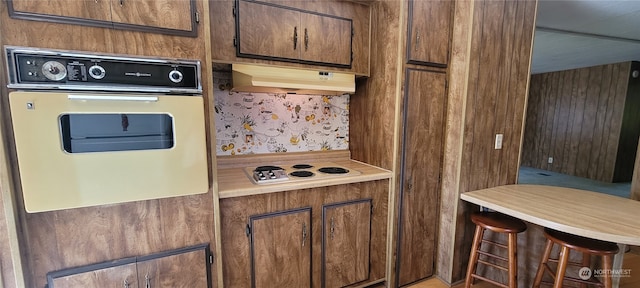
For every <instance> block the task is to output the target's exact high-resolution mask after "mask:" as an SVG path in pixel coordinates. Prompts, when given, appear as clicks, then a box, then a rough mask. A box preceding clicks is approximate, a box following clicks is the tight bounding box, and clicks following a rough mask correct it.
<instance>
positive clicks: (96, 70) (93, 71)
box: [89, 64, 107, 80]
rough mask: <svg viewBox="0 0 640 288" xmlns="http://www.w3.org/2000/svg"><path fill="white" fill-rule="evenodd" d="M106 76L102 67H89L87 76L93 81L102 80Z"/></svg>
mask: <svg viewBox="0 0 640 288" xmlns="http://www.w3.org/2000/svg"><path fill="white" fill-rule="evenodd" d="M106 75H107V72H106V71H105V70H104V68H102V66H100V65H97V64H96V65H93V66H91V67H89V76H91V78H93V79H98V80H100V79H102V78H104V76H106Z"/></svg>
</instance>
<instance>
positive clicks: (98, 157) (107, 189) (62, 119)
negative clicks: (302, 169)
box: [9, 92, 209, 212]
mask: <svg viewBox="0 0 640 288" xmlns="http://www.w3.org/2000/svg"><path fill="white" fill-rule="evenodd" d="M9 99H10V105H11V114H12V115H11V117H12V122H13V130H14V135H15V142H16V150H17V156H18V165H19V171H20V180H21V186H22V194H23V198H24V204H25V209H26V210H27V211H28V212H41V211H50V210H59V209H69V208H76V207H86V206H95V205H103V204H113V203H121V202H129V201H137V200H147V199H156V198H165V197H172V196H181V195H190V194H198V193H206V192H207V191H208V188H209V184H208V183H209V181H208V170H207V167H208V166H207V155H206V136H205V126H204V109H203V99H202V97H201V96H174V95H171V96H169V95H120V94H98V93H96V94H79V93H55V92H12V93H11V94H10V95H9Z"/></svg>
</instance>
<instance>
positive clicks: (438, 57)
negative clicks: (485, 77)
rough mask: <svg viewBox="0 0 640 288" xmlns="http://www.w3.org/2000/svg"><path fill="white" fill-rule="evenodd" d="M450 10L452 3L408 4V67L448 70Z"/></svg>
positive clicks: (427, 2)
mask: <svg viewBox="0 0 640 288" xmlns="http://www.w3.org/2000/svg"><path fill="white" fill-rule="evenodd" d="M452 9H453V1H452V0H434V1H419V0H418V1H414V0H410V1H409V20H408V21H409V24H408V27H409V30H408V35H407V58H408V59H407V61H408V63H410V64H419V65H431V66H440V67H446V66H447V63H448V58H449V42H450V38H451V28H452V27H451V25H452V24H451V23H452V15H453V14H452V11H453V10H452Z"/></svg>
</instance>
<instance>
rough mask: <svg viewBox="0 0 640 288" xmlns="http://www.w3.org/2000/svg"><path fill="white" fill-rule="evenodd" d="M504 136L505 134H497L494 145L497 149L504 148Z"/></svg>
mask: <svg viewBox="0 0 640 288" xmlns="http://www.w3.org/2000/svg"><path fill="white" fill-rule="evenodd" d="M503 137H504V135H503V134H496V142H495V146H494V148H495V149H496V150H498V149H502V138H503Z"/></svg>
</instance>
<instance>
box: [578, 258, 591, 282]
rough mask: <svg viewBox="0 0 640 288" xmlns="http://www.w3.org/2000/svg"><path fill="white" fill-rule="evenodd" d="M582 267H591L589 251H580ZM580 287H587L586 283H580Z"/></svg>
mask: <svg viewBox="0 0 640 288" xmlns="http://www.w3.org/2000/svg"><path fill="white" fill-rule="evenodd" d="M582 267H589V269H591V255H590V254H589V253H582ZM580 288H587V284H584V283H580Z"/></svg>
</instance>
